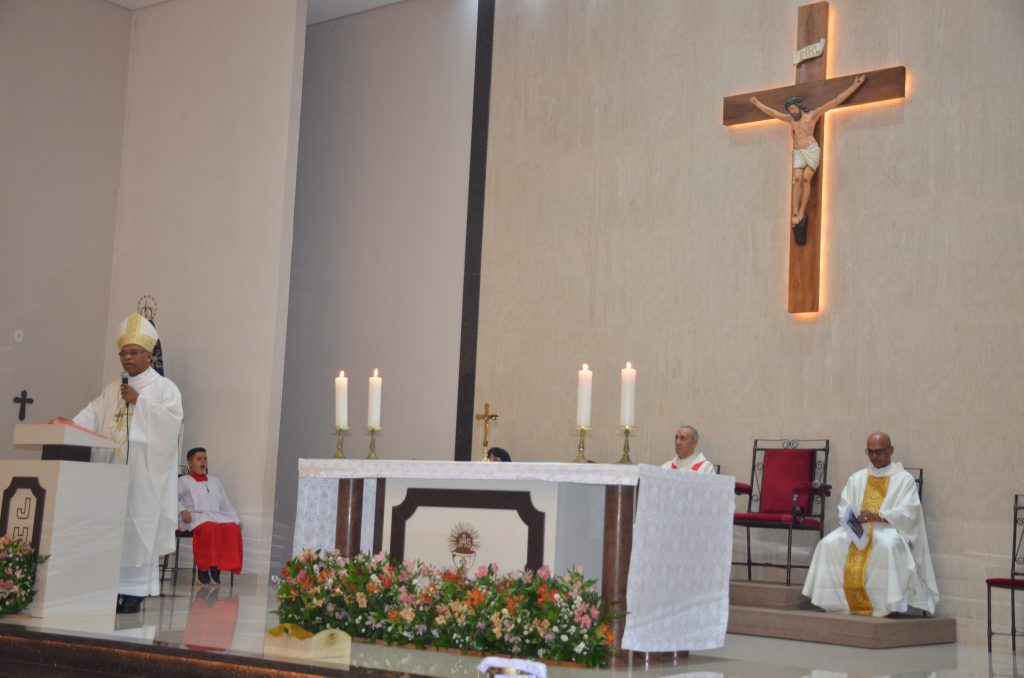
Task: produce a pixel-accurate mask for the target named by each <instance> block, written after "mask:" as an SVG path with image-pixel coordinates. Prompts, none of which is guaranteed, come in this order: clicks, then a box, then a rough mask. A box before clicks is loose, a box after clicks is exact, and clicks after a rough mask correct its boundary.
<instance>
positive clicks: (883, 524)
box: [803, 433, 939, 617]
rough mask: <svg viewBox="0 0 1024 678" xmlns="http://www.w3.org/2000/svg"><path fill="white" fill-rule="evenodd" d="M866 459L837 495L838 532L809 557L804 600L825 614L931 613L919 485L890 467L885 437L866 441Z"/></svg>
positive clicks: (932, 589) (931, 578) (933, 593)
mask: <svg viewBox="0 0 1024 678" xmlns="http://www.w3.org/2000/svg"><path fill="white" fill-rule="evenodd" d="M866 452H867V455H868V458H869V460H870V462H871V463H870V465H868V467H867V468H865V469H863V470H860V471H857V472H856V473H854V474H853V475H852V476H850V479H849V480H848V481H847V483H846V487H844V488H843V495H842V499H841V501H840V503H839V522H840V526H839V527H838V528H837V529H835V530H833V531H832V532H831V533H829V534H828V535H826V537H825V538H824V539H823V540H821V541H820V542H819V543H818V546H817V548H816V549H815V550H814V558H813V559H812V560H811V569H810V571H809V572H808V574H807V581H806V582H805V583H804V588H803V594H804V595H805V596H807V597H809V598H810V599H811V602H812V603H814V604H815V605H817V606H818V607H820V608H823V609H825V610H828V611H830V612H848V613H853V614H862V615H871V616H875V617H884V616H887V615H889V614H892V613H895V612H906V611H907V608H908V607H916V608H918V609H920V610H925V611H926V612H929V613H933V612H935V605H936V603H938V601H939V592H938V588H937V585H936V583H935V573H934V571H933V570H932V559H931V553H930V551H929V550H928V535H927V534H926V532H925V525H924V513H923V511H922V509H921V501H920V497H919V496H918V490H917V483H916V482H915V481H914V478H913V476H911V475H910V474H909V473H907V472H906V471H905V470H904V469H903V465H902V464H900V463H899V462H894V461H892V454H893V446H892V443H891V441H890V440H889V436H888V435H886V434H885V433H873V434H871V436H870V437H869V438H868V446H867V450H866ZM858 526H859V528H858ZM858 531H860V532H861V534H859V535H858V534H857V532H858Z"/></svg>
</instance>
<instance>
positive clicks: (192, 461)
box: [178, 447, 242, 584]
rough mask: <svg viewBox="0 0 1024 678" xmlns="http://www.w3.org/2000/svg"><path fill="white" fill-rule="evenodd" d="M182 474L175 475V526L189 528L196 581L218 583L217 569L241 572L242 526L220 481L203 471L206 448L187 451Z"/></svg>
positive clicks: (205, 466) (218, 574) (205, 464)
mask: <svg viewBox="0 0 1024 678" xmlns="http://www.w3.org/2000/svg"><path fill="white" fill-rule="evenodd" d="M187 458H188V468H189V472H188V473H187V474H186V475H183V476H181V477H180V478H178V529H179V530H192V552H193V554H194V555H195V560H196V568H197V569H198V570H199V574H198V577H199V583H200V584H209V583H211V582H212V583H214V584H219V583H220V572H221V570H228V571H231V572H234V573H235V574H241V572H242V526H241V524H240V523H239V520H238V512H237V511H235V509H234V507H233V506H232V505H231V502H230V501H228V495H227V493H226V492H224V486H223V485H222V484H221V482H220V481H219V480H218V479H217V478H215V477H213V476H211V475H208V474H207V473H206V469H207V460H206V449H205V448H202V447H193V448H192V449H191V450H189V451H188V455H187Z"/></svg>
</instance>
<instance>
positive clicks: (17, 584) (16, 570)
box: [0, 535, 49, 614]
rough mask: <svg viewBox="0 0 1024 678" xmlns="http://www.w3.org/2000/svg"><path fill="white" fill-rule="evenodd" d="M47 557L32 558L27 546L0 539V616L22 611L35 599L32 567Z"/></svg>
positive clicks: (30, 548)
mask: <svg viewBox="0 0 1024 678" xmlns="http://www.w3.org/2000/svg"><path fill="white" fill-rule="evenodd" d="M48 557H49V556H42V557H38V556H36V553H35V551H33V550H32V547H30V546H29V545H28V544H26V543H24V542H23V541H21V540H20V539H15V538H14V537H12V536H10V535H4V536H2V537H0V614H12V613H15V612H20V611H21V610H23V609H25V607H26V606H28V604H29V603H31V602H32V599H33V598H34V597H35V595H36V587H35V577H36V567H37V566H38V565H42V564H43V563H45V562H46V559H47V558H48Z"/></svg>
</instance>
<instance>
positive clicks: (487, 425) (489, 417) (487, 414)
mask: <svg viewBox="0 0 1024 678" xmlns="http://www.w3.org/2000/svg"><path fill="white" fill-rule="evenodd" d="M475 417H476V420H477V421H483V422H484V442H483V445H484V455H483V459H481V461H489V460H490V457H488V456H487V444H488V443H487V438H488V436H489V435H490V433H491V422H492V421H496V420H497V419H498V415H497V414H492V413H491V404H490V403H484V411H483V414H477V415H475Z"/></svg>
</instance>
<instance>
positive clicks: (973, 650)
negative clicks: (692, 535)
mask: <svg viewBox="0 0 1024 678" xmlns="http://www.w3.org/2000/svg"><path fill="white" fill-rule="evenodd" d="M275 609H276V601H275V600H274V594H273V590H272V587H271V586H269V584H268V581H267V578H266V577H264V576H260V577H257V576H256V575H252V574H243V575H242V576H239V577H237V578H236V580H235V586H234V587H230V586H227V585H224V586H221V587H220V588H219V589H199V588H197V589H192V587H191V585H190V583H189V581H188V570H185V569H183V570H182V571H181V572H180V573H179V578H178V585H177V587H176V588H175V589H174V590H171V587H170V582H169V581H167V582H165V584H164V596H162V597H159V598H150V599H147V601H146V603H145V605H144V606H143V609H142V611H141V612H139V613H136V614H128V615H118V616H117V617H116V618H115V617H114V615H109V616H107V617H97V618H95V619H91V620H81V619H71V618H67V619H63V620H62V619H56V618H55V619H38V618H32V617H29V616H27V615H24V616H5V617H0V676H4V677H6V676H27V675H28V676H33V678H56V677H57V676H60V677H61V678H78V677H80V676H81V677H83V678H84V677H86V676H90V677H92V678H95V677H96V676H103V675H107V676H141V677H149V676H153V677H154V678H155V677H158V676H159V677H172V678H173V677H177V676H189V677H190V678H191V677H195V676H203V677H204V678H207V677H211V678H220V677H222V676H254V677H263V676H294V677H297V678H298V677H304V676H346V677H358V678H362V677H363V676H373V677H375V678H383V677H391V676H394V677H395V678H399V677H404V676H407V677H409V678H413V677H415V676H442V677H458V678H476V676H477V673H476V665H477V664H478V663H479V657H471V656H463V655H459V654H449V653H446V652H431V651H421V650H410V649H406V648H394V647H381V646H378V645H370V644H366V643H354V644H353V647H352V657H351V661H350V663H349V664H346V665H342V664H332V663H330V662H329V661H320V662H316V663H310V662H306V663H300V662H287V661H281V660H275V659H272V658H268V657H265V656H264V655H263V652H262V648H263V634H264V633H265V632H266V629H268V628H270V627H271V626H274V625H276V624H277V622H278V620H277V616H276V615H275V614H274V613H273V611H274V610H275ZM1019 655H1020V653H1019V651H1018V657H1017V660H1016V663H1015V660H1014V657H1013V655H1011V654H1010V651H1009V642H1008V641H1007V642H1005V643H1004V644H1003V645H1001V646H1000V645H999V643H997V644H996V648H995V652H994V653H993V654H992V655H991V658H990V657H989V655H988V654H987V653H986V651H985V646H984V640H983V639H982V638H980V637H979V638H977V639H975V641H974V642H972V643H965V642H960V643H958V644H946V645H933V646H926V647H908V648H898V649H882V650H866V649H861V648H854V647H840V646H835V645H823V644H816V643H807V642H799V641H793V640H777V639H772V638H757V637H753V636H745V635H735V634H732V633H730V634H728V635H727V636H726V640H725V646H724V647H722V648H719V649H716V650H706V651H700V652H691V653H690V656H689V657H687V658H684V659H679V660H677V661H676V662H674V663H673V662H660V663H649V664H648V663H646V662H645V655H643V654H641V653H630V654H628V655H626V657H625V658H624V659H623V660H622V661H620V662H618V663H616V664H615V665H613V666H611V667H609V668H607V669H573V668H568V667H564V666H554V667H551V668H550V669H549V672H548V675H549V676H550V677H551V678H602V677H616V678H617V677H619V676H623V677H625V676H633V677H636V676H642V677H644V678H663V677H664V678H668V677H669V676H691V678H697V676H700V677H701V678H726V677H737V678H738V677H743V678H753V677H755V676H757V677H760V678H764V677H765V676H769V677H770V678H803V677H805V676H815V677H819V676H828V677H829V678H839V677H840V676H863V677H867V676H892V675H901V676H907V677H909V676H915V677H921V678H926V677H928V676H931V675H933V674H934V675H941V676H942V678H961V677H967V676H1015V675H1020V669H1022V668H1024V657H1021V656H1019ZM990 659H991V661H990Z"/></svg>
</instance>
